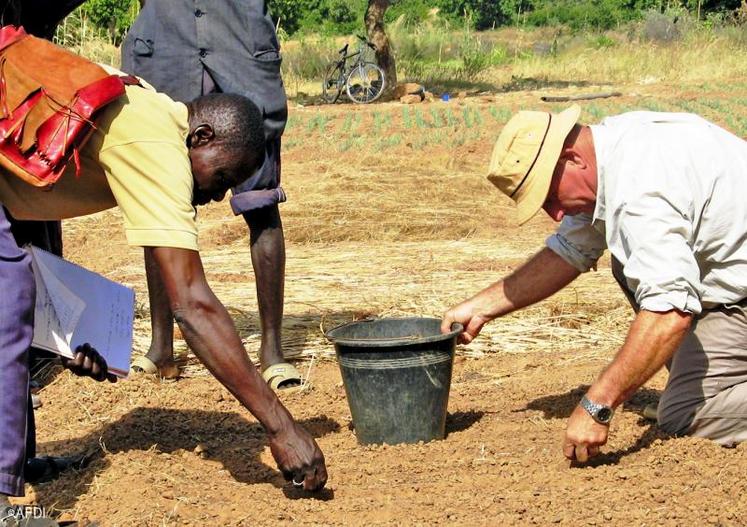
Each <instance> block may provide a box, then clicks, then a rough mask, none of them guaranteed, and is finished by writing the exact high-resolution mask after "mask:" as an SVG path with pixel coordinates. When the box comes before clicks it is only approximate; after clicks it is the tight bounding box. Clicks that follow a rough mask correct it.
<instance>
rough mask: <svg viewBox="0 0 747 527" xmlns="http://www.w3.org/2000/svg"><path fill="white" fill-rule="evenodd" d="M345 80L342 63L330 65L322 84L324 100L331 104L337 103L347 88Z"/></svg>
mask: <svg viewBox="0 0 747 527" xmlns="http://www.w3.org/2000/svg"><path fill="white" fill-rule="evenodd" d="M344 79H345V76H344V75H343V64H342V62H335V63H334V64H330V65H329V67H328V68H327V71H326V72H325V73H324V81H323V82H322V99H324V101H325V102H328V103H330V104H332V103H335V102H337V99H339V98H340V94H341V93H342V89H343V88H344V87H345V81H344Z"/></svg>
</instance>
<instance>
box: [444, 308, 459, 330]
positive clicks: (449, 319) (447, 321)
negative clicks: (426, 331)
mask: <svg viewBox="0 0 747 527" xmlns="http://www.w3.org/2000/svg"><path fill="white" fill-rule="evenodd" d="M454 322H456V319H455V318H454V314H453V313H452V312H451V311H447V312H446V313H444V316H443V318H442V319H441V333H451V325H452V324H453V323H454Z"/></svg>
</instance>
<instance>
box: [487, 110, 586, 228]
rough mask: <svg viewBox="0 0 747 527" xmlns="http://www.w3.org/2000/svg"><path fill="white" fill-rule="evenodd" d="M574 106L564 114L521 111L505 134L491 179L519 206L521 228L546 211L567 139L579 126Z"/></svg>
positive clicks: (498, 144) (492, 164) (492, 162)
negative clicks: (552, 183)
mask: <svg viewBox="0 0 747 527" xmlns="http://www.w3.org/2000/svg"><path fill="white" fill-rule="evenodd" d="M580 114H581V108H580V107H579V106H578V105H576V104H574V105H573V106H571V107H570V108H568V109H567V110H564V111H562V112H561V113H557V114H556V113H548V112H529V111H521V112H519V113H517V114H516V115H514V116H513V117H512V118H511V119H510V120H509V121H508V123H506V126H504V127H503V130H501V134H500V136H498V140H497V141H496V142H495V148H493V155H492V157H491V159H490V171H489V173H488V179H489V180H490V182H491V183H492V184H493V185H495V186H496V187H498V188H499V189H500V191H501V192H503V193H504V194H505V195H506V196H508V197H509V198H511V199H512V200H514V201H515V202H516V207H517V212H518V216H519V224H522V223H526V222H527V221H529V220H530V219H531V218H532V216H534V215H535V214H536V213H537V211H538V210H539V209H540V208H542V205H543V203H544V202H545V200H546V199H547V192H548V190H549V189H550V181H551V180H552V174H553V172H554V171H555V165H556V164H557V162H558V159H559V158H560V152H561V151H562V149H563V143H564V142H565V139H566V137H568V134H569V133H570V131H571V130H572V129H573V126H574V125H575V124H576V123H577V122H578V117H579V115H580Z"/></svg>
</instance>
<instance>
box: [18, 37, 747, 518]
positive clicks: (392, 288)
mask: <svg viewBox="0 0 747 527" xmlns="http://www.w3.org/2000/svg"><path fill="white" fill-rule="evenodd" d="M741 29H742V30H743V29H744V28H743V27H742V28H741ZM554 34H555V33H553V32H552V31H549V30H546V29H545V30H536V31H526V30H516V29H508V30H501V31H495V32H489V33H486V34H479V38H480V39H481V41H494V42H497V43H501V42H502V43H505V45H506V49H509V46H508V45H509V44H512V43H513V44H512V45H514V51H513V55H510V56H511V57H513V58H511V60H506V61H505V62H504V63H502V64H491V65H489V66H488V67H486V68H485V69H484V70H482V71H480V72H479V73H478V74H477V75H475V76H473V77H470V78H465V77H464V76H458V78H449V77H444V76H443V75H442V76H440V77H438V78H435V77H434V79H433V80H432V85H435V86H436V88H435V89H436V90H437V91H439V92H440V91H450V93H451V95H452V100H451V101H450V102H448V103H443V102H434V103H430V104H421V105H413V106H405V105H401V104H399V103H385V104H380V105H375V106H371V107H355V106H352V105H343V104H340V105H334V106H316V105H314V104H313V103H314V97H313V95H314V92H313V88H314V86H315V84H314V83H312V82H311V81H310V80H308V79H306V78H304V77H302V76H299V78H298V82H297V83H296V80H297V79H296V78H294V77H293V72H292V71H290V72H289V75H288V78H287V83H288V87H289V91H290V93H291V95H292V96H293V97H294V99H293V100H292V101H291V108H290V121H289V124H288V128H287V131H286V134H285V136H284V156H283V186H284V188H285V189H286V191H287V193H288V195H289V201H288V203H286V204H284V205H282V209H281V211H282V214H283V219H284V224H285V232H286V237H287V241H288V247H287V251H288V263H287V285H286V306H285V312H286V317H285V323H284V347H285V351H286V353H287V354H288V355H294V356H299V357H300V358H301V361H300V363H299V367H300V369H301V370H302V371H303V373H304V374H305V375H306V376H307V378H308V381H309V383H310V387H309V388H308V389H307V390H305V391H303V392H301V393H298V394H292V395H282V396H281V397H282V399H283V400H284V402H285V403H286V404H287V405H288V407H289V408H290V410H291V411H292V412H293V414H294V415H295V416H296V417H297V418H298V419H300V420H301V421H302V422H303V423H304V424H305V425H306V426H307V427H308V428H309V429H310V430H311V431H312V433H314V434H315V436H317V437H318V441H319V443H320V446H321V447H322V449H323V450H324V452H325V455H326V457H327V462H328V467H329V471H330V480H329V484H328V490H327V491H326V492H325V493H324V494H322V495H321V496H317V497H313V498H310V497H307V496H303V495H301V494H300V493H298V492H297V491H295V490H293V489H292V488H289V487H288V485H286V484H285V483H284V481H283V479H282V477H281V476H280V475H279V473H277V472H276V471H275V470H274V463H273V462H272V459H271V456H270V454H269V449H268V447H267V445H266V442H265V439H264V436H263V433H262V431H261V428H260V427H259V426H258V425H257V423H256V421H255V420H254V419H253V418H252V417H251V416H250V415H249V414H248V413H247V412H246V411H245V410H243V409H242V408H241V407H240V406H239V405H238V404H237V403H235V402H234V401H233V399H232V398H231V397H230V396H229V395H228V393H227V392H226V391H225V390H224V389H223V388H222V387H221V386H220V385H219V384H218V383H217V382H216V381H214V380H213V379H212V377H210V376H209V375H208V374H207V373H206V372H205V370H204V369H203V368H202V367H201V366H200V365H199V364H198V363H197V362H196V361H195V359H194V358H193V357H192V358H190V362H189V366H188V368H187V371H186V376H185V378H183V379H182V380H179V381H178V382H162V383H159V382H153V381H151V380H148V379H143V378H139V379H135V380H132V381H128V382H123V383H121V384H119V385H117V386H103V385H94V384H92V383H88V382H84V381H80V380H78V379H75V378H73V377H72V376H70V375H68V374H67V373H63V374H61V375H59V376H58V377H57V378H56V379H55V380H54V381H53V382H52V383H51V385H49V386H48V387H47V388H45V390H44V391H43V397H44V400H45V405H44V407H43V408H42V409H41V410H40V411H39V412H38V413H37V421H38V426H39V442H40V450H41V452H43V453H62V452H71V451H95V452H97V458H96V460H95V461H94V462H93V464H92V466H91V467H90V468H89V469H88V470H86V471H83V472H80V473H77V474H72V475H69V476H65V477H63V478H62V479H60V480H59V481H58V482H55V483H51V484H46V485H40V486H37V487H35V488H33V489H29V495H28V497H27V501H34V500H36V501H37V502H39V503H42V504H44V505H46V506H47V507H54V508H55V509H56V510H57V511H58V512H61V513H62V514H63V516H64V517H68V518H69V517H72V518H77V519H82V518H91V519H98V520H100V521H101V524H102V525H138V526H139V525H276V524H290V523H293V524H301V525H319V524H321V525H343V524H345V525H361V524H390V525H400V524H407V525H432V524H461V525H510V524H516V525H527V524H538V525H547V524H551V523H552V524H561V525H600V524H613V525H691V524H695V523H701V524H702V523H706V524H711V525H740V524H743V522H744V520H743V519H744V517H745V515H746V514H747V502H746V501H745V500H744V495H745V492H747V483H745V481H744V477H743V475H744V468H745V463H746V462H747V449H745V448H743V447H739V448H736V449H722V448H720V447H717V446H715V445H713V444H711V443H709V442H707V441H702V440H695V439H690V438H669V437H666V436H664V435H662V434H660V433H659V432H657V430H656V428H655V426H653V425H652V423H650V422H647V421H644V420H642V419H641V418H640V417H639V416H638V414H637V411H638V410H640V408H641V407H642V406H643V405H645V404H646V403H647V402H650V401H652V400H654V399H655V397H656V395H657V392H658V390H660V389H661V388H662V387H663V383H664V381H665V376H664V375H663V374H659V375H658V376H657V377H655V378H654V379H653V380H652V382H650V383H649V385H648V386H647V387H645V388H644V389H642V390H641V391H640V392H639V393H638V394H636V396H635V397H634V398H633V400H632V401H631V402H630V403H629V404H628V405H626V406H625V408H624V409H623V410H622V411H621V412H619V414H618V416H617V417H616V418H615V422H614V424H613V426H612V433H611V438H610V443H609V445H608V446H607V447H606V448H605V449H604V455H602V456H601V457H600V459H599V460H598V461H597V462H595V463H594V464H593V465H592V466H590V467H582V468H569V466H568V463H567V462H565V461H564V460H563V458H562V455H561V452H560V438H561V434H562V431H563V429H564V426H565V421H566V418H567V416H568V415H569V413H570V411H571V410H572V408H573V407H574V405H575V404H576V403H577V401H578V399H579V398H580V395H581V393H583V390H584V388H585V386H586V385H588V384H589V383H591V382H592V381H593V379H594V378H595V376H596V374H597V373H598V372H599V371H600V369H601V368H602V367H603V366H604V365H605V364H606V363H607V362H608V360H609V359H610V358H611V356H612V355H613V354H614V352H615V350H616V347H617V345H619V344H620V343H621V342H622V339H623V338H624V334H625V329H626V327H627V324H628V322H629V320H630V319H631V313H630V311H629V309H628V307H627V304H626V302H625V299H624V297H623V296H622V294H621V293H620V292H619V291H618V290H617V288H616V286H615V285H614V282H613V280H612V277H611V275H610V273H609V269H608V261H607V260H606V258H605V259H604V260H603V261H602V262H601V264H600V268H599V270H598V272H592V273H589V274H587V275H584V276H582V277H581V278H579V279H578V280H577V282H575V283H574V284H572V286H571V287H569V288H567V289H566V290H565V291H563V292H562V293H560V294H558V295H556V296H555V297H553V298H551V299H550V300H548V301H546V302H543V303H542V304H539V305H538V306H536V307H533V308H531V309H528V310H526V311H524V312H523V313H521V314H517V315H515V316H509V317H506V318H505V319H503V320H500V321H496V322H494V323H493V324H491V325H490V326H488V327H487V328H486V329H485V331H484V333H483V335H482V336H481V337H480V339H478V340H477V341H476V342H475V343H474V344H473V345H472V346H469V347H460V348H459V350H458V358H457V361H456V365H455V373H454V379H453V384H452V392H451V399H450V405H449V410H450V415H449V419H448V425H447V427H448V432H449V433H448V437H447V438H446V440H445V441H441V442H437V443H430V444H427V445H412V446H395V447H390V446H387V447H375V448H374V447H361V446H358V445H357V443H356V441H355V436H354V433H353V431H352V430H351V427H350V417H349V411H348V408H347V404H346V401H345V396H344V390H343V387H342V385H341V380H340V375H339V372H338V369H337V365H336V363H335V362H334V361H333V360H332V359H333V350H332V347H331V345H329V344H328V343H327V342H326V341H325V339H324V337H323V333H322V331H323V329H325V328H330V327H332V326H333V325H336V324H338V323H341V322H345V321H349V320H353V319H357V318H363V317H367V316H392V315H433V316H440V314H441V313H442V312H443V311H444V310H445V309H446V308H448V307H449V306H450V305H452V304H453V303H455V302H457V301H460V300H462V299H463V298H465V297H467V296H469V295H471V294H473V293H474V292H476V291H477V290H479V289H480V288H482V287H484V286H485V285H487V284H489V283H491V282H492V281H494V280H496V279H498V278H499V277H501V276H502V275H504V274H506V273H507V272H510V270H511V269H513V268H515V267H516V266H517V265H518V264H519V263H520V262H521V261H522V260H523V259H524V258H525V257H526V256H527V255H529V254H531V253H532V252H534V251H536V250H538V249H539V248H541V246H542V244H543V240H544V238H545V237H546V236H547V235H548V234H549V233H551V232H552V229H553V225H552V222H551V221H550V220H549V219H547V218H545V217H542V216H538V217H536V218H535V219H533V220H532V221H531V222H530V223H529V224H528V225H526V226H524V227H522V228H518V227H517V226H516V224H515V221H514V219H513V215H512V212H513V211H512V208H511V206H510V204H509V203H508V201H507V200H506V199H504V198H503V197H501V195H500V194H499V192H498V191H497V190H495V189H493V188H492V187H491V185H490V184H489V183H488V182H487V180H486V179H485V178H484V173H485V169H486V167H487V163H488V159H489V155H490V151H491V148H492V143H493V141H494V140H495V137H496V136H497V133H498V131H499V130H500V127H501V126H502V125H503V124H504V123H505V122H506V121H507V120H508V118H509V117H510V116H511V114H512V113H513V112H514V111H516V110H518V109H521V108H533V109H545V110H559V109H561V108H563V107H564V106H563V105H548V104H545V103H542V102H541V101H540V96H541V95H545V94H554V95H562V94H566V95H570V94H578V93H590V92H599V91H612V90H616V91H620V92H622V93H623V96H622V97H616V98H611V99H604V100H597V101H587V102H582V107H583V116H582V118H583V120H584V121H586V122H595V121H598V120H599V119H601V118H603V117H604V116H605V115H610V114H615V113H619V112H623V111H628V110H634V109H649V110H662V111H688V112H697V113H700V114H702V115H704V116H705V117H707V118H709V119H711V120H713V121H715V122H717V123H719V124H720V125H722V126H724V127H726V128H728V129H730V130H732V131H733V132H734V133H736V134H737V135H740V136H741V137H746V136H747V80H745V79H747V76H746V75H745V74H746V73H747V56H746V55H745V47H744V40H743V38H744V37H743V34H742V33H739V32H729V31H726V32H723V33H720V32H713V31H693V32H692V33H690V34H688V35H687V37H686V38H684V39H683V40H680V41H677V42H675V43H671V44H667V43H662V42H660V41H655V40H654V41H640V40H638V39H637V38H636V39H629V38H628V37H627V36H625V35H622V36H620V35H618V36H617V37H616V36H615V35H614V34H607V35H606V36H605V38H608V39H612V40H614V41H615V42H614V43H613V44H609V45H607V44H604V42H606V41H603V40H599V39H600V38H601V37H600V36H599V35H597V36H594V37H578V36H572V35H565V36H564V35H560V37H558V43H557V44H556V45H555V46H556V47H555V51H553V52H546V53H545V52H542V49H544V48H542V46H539V45H540V44H541V45H544V44H546V43H548V42H549V43H550V45H551V46H552V42H553V41H554V40H553V39H555V36H554ZM615 39H618V40H615ZM310 42H311V41H305V43H304V42H297V43H290V44H288V45H287V48H288V49H289V51H288V57H289V62H290V61H291V59H292V56H293V53H295V51H293V50H294V49H302V48H303V47H304V46H307V48H308V46H309V45H311V44H310ZM600 42H602V44H600ZM517 43H518V44H517ZM519 44H520V45H519ZM535 46H539V48H537V49H538V50H537V51H535V52H532V53H530V54H522V50H532V49H534V48H535ZM540 48H541V49H540ZM304 83H306V85H307V86H308V87H307V88H304V85H305V84H304ZM304 89H305V90H307V91H306V92H305V93H308V96H303V95H300V96H299V94H298V92H299V91H303V90H304ZM459 91H465V92H467V93H466V97H464V98H459V97H457V96H456V95H457V93H458V92H459ZM724 213H725V214H728V211H724ZM200 229H201V233H200V236H201V246H202V248H203V258H204V261H205V264H206V267H207V269H208V277H209V280H210V282H211V285H212V286H213V287H214V289H215V291H216V293H217V294H218V296H219V297H220V298H221V300H222V301H223V302H224V303H225V304H226V305H227V306H228V307H229V309H230V310H231V313H232V314H233V316H234V320H235V322H236V325H237V327H238V329H239V332H240V334H241V336H242V338H243V339H244V342H245V343H246V347H247V350H248V351H249V353H250V354H254V352H255V351H256V348H257V346H258V343H259V333H258V332H259V327H258V320H257V315H256V297H255V294H254V287H255V284H254V281H253V280H254V278H253V275H252V273H251V271H250V264H249V251H248V247H247V237H246V230H245V229H246V228H245V226H244V224H243V221H241V220H240V219H236V218H234V217H232V216H231V214H230V210H229V208H228V206H227V204H225V203H222V204H213V205H210V206H208V207H207V208H205V209H204V210H202V211H201V212H200ZM64 230H65V243H66V247H65V252H66V255H67V257H68V258H70V259H71V260H73V261H77V262H79V263H81V264H83V265H86V266H87V267H89V268H91V269H94V270H96V271H99V272H102V273H104V274H106V275H107V276H110V277H112V278H114V279H116V280H119V281H122V282H124V283H126V284H128V285H130V286H132V287H134V288H135V289H136V291H137V298H138V301H139V307H138V318H137V327H136V331H137V336H136V352H141V353H142V352H144V351H145V348H146V346H147V344H148V339H149V321H148V309H147V301H146V299H147V297H146V291H145V280H144V275H143V271H142V263H141V258H142V255H141V251H140V250H137V249H133V248H129V247H127V246H126V244H125V240H124V236H123V234H122V232H121V231H122V229H121V220H120V217H119V215H118V214H117V213H116V212H107V213H104V214H100V215H97V216H93V217H88V218H82V219H79V220H74V221H69V222H66V224H65V229H64ZM177 346H178V349H179V351H181V352H185V353H186V347H185V346H184V344H183V342H182V341H181V340H179V341H178V342H177Z"/></svg>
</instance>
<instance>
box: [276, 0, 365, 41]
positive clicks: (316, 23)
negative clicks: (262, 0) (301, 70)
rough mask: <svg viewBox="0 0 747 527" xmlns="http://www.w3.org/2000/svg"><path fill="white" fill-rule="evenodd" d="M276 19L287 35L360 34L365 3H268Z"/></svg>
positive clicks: (354, 0) (313, 0)
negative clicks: (299, 33)
mask: <svg viewBox="0 0 747 527" xmlns="http://www.w3.org/2000/svg"><path fill="white" fill-rule="evenodd" d="M268 5H269V8H270V13H272V17H273V19H274V20H275V21H276V23H277V22H279V24H278V25H279V27H281V28H283V31H285V32H286V33H287V34H289V35H292V34H294V33H296V32H298V31H301V32H302V33H320V34H323V35H340V34H351V33H356V32H360V30H361V27H363V14H364V13H365V12H366V6H367V5H368V2H367V1H366V0H269V1H268Z"/></svg>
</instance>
